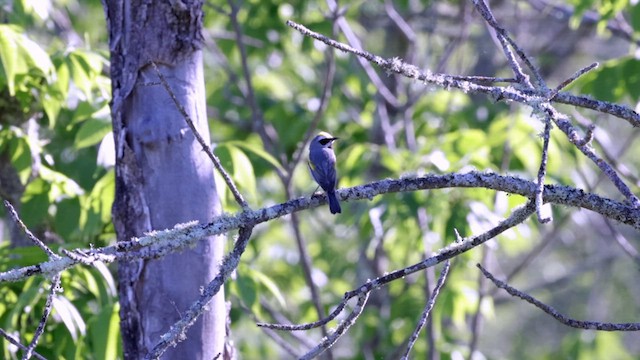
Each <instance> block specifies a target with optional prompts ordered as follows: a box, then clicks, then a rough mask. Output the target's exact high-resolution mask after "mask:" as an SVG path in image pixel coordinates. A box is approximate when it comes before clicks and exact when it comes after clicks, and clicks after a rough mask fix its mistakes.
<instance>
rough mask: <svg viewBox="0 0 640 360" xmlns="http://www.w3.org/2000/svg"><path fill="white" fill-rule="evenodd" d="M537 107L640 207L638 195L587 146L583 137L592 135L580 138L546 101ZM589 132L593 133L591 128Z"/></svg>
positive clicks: (636, 206)
mask: <svg viewBox="0 0 640 360" xmlns="http://www.w3.org/2000/svg"><path fill="white" fill-rule="evenodd" d="M539 107H540V108H541V110H542V111H543V112H544V113H546V115H547V116H549V117H551V119H552V120H553V122H554V123H555V124H556V126H558V128H559V129H560V130H562V132H564V133H565V134H566V136H567V138H568V139H569V141H570V142H571V143H572V144H574V145H575V146H576V147H577V148H578V150H580V151H581V152H582V153H583V154H584V155H586V156H587V158H589V159H590V160H591V161H593V162H594V163H595V164H596V165H597V166H598V167H599V168H600V170H602V172H603V173H604V174H605V175H606V176H607V177H608V178H609V180H611V182H612V183H613V184H614V185H615V187H616V188H617V189H618V191H620V193H622V195H624V197H626V198H627V201H629V203H630V204H631V206H633V207H635V208H638V207H640V200H638V197H637V196H636V195H635V194H634V193H633V192H632V191H631V189H629V187H628V186H627V184H626V183H625V182H624V181H623V180H622V179H621V178H620V176H619V175H618V173H617V172H616V171H615V170H614V169H613V167H612V166H611V165H609V163H607V162H606V161H605V160H604V159H602V158H601V157H600V156H598V154H596V152H595V151H594V150H593V148H592V147H591V146H589V144H588V141H585V139H588V138H589V137H590V136H592V135H589V133H587V136H586V137H585V138H581V137H580V136H579V135H578V133H577V131H576V130H575V128H574V127H573V125H571V123H570V122H569V120H568V119H567V116H566V115H564V114H561V113H559V112H558V111H557V110H556V109H555V108H554V107H553V106H551V105H549V104H548V103H546V104H545V103H541V104H539ZM590 132H591V133H593V129H592V130H591V131H590Z"/></svg>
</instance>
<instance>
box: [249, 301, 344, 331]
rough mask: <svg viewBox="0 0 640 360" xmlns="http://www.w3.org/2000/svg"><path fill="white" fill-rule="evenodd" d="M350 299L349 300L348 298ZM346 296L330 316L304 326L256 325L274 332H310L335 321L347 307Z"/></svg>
mask: <svg viewBox="0 0 640 360" xmlns="http://www.w3.org/2000/svg"><path fill="white" fill-rule="evenodd" d="M349 299H350V298H349ZM349 299H347V298H346V296H345V297H344V298H343V301H342V302H340V303H339V304H338V306H337V307H336V308H335V309H334V310H333V311H332V312H331V314H329V315H327V316H325V317H324V318H322V319H320V320H318V321H314V322H310V323H305V324H270V323H257V324H256V325H257V326H259V327H264V328H269V329H274V330H282V331H299V330H310V329H314V328H317V327H321V326H324V325H325V324H327V323H329V321H331V320H333V319H335V318H336V317H337V316H338V315H340V313H341V312H342V310H344V308H345V306H347V301H348V300H349Z"/></svg>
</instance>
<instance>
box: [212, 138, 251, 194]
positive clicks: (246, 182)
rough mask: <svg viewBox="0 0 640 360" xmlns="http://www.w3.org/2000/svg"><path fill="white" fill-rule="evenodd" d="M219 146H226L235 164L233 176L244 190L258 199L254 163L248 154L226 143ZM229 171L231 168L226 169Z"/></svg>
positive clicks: (233, 164)
mask: <svg viewBox="0 0 640 360" xmlns="http://www.w3.org/2000/svg"><path fill="white" fill-rule="evenodd" d="M218 148H225V149H226V150H227V151H228V155H229V157H230V159H231V163H232V166H233V172H232V174H233V175H232V178H233V180H234V181H235V183H236V184H237V186H238V187H240V188H241V189H242V190H243V191H244V192H248V193H249V195H250V196H251V197H252V198H253V199H257V195H256V177H255V174H254V172H253V165H252V164H251V161H250V160H249V158H248V157H247V155H246V154H245V153H244V152H243V151H242V150H240V149H239V148H238V147H236V146H234V145H231V144H229V143H225V144H222V145H220V146H219V147H218ZM226 170H227V171H229V169H226Z"/></svg>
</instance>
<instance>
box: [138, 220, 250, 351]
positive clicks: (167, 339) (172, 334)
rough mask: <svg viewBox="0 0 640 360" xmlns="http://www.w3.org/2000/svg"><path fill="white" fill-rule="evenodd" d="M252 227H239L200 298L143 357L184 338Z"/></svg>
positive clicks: (232, 267) (225, 276)
mask: <svg viewBox="0 0 640 360" xmlns="http://www.w3.org/2000/svg"><path fill="white" fill-rule="evenodd" d="M252 231H253V227H242V228H240V231H239V234H238V239H237V240H236V244H235V245H234V247H233V250H232V251H231V253H230V254H229V255H227V256H226V257H225V258H224V260H222V263H221V264H220V270H219V272H218V274H217V275H216V277H215V278H214V279H213V280H211V282H210V283H209V284H207V286H205V287H204V288H203V289H202V292H201V295H200V298H199V299H198V300H197V301H195V302H194V303H193V304H191V306H190V307H189V309H188V310H187V311H186V312H185V313H184V315H183V316H182V317H181V318H180V320H178V321H177V322H175V323H174V324H173V325H172V326H171V328H170V329H169V330H168V331H167V332H166V333H164V334H163V335H162V336H160V340H159V341H158V342H157V343H156V344H155V345H154V347H153V349H151V351H150V352H149V353H148V354H147V355H146V356H145V359H158V358H160V356H161V355H162V354H163V353H164V352H165V351H166V350H167V349H168V348H169V346H175V345H177V344H178V343H179V342H181V341H183V340H185V339H186V335H185V334H186V332H187V330H188V329H189V328H190V327H191V326H192V325H193V324H194V323H195V322H196V320H197V319H198V318H199V317H200V315H201V314H202V313H203V312H204V311H205V310H206V309H207V305H208V304H209V303H210V302H211V299H213V297H214V296H215V295H216V294H217V293H218V292H219V291H220V288H221V287H222V286H223V285H224V283H225V282H226V281H227V279H228V278H229V275H231V273H232V272H233V271H235V269H236V268H237V267H238V264H239V263H240V257H241V256H242V254H243V253H244V251H245V250H246V248H247V244H248V243H249V239H250V238H251V233H252Z"/></svg>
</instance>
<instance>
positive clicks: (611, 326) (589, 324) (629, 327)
mask: <svg viewBox="0 0 640 360" xmlns="http://www.w3.org/2000/svg"><path fill="white" fill-rule="evenodd" d="M476 266H477V267H478V268H479V269H480V271H482V273H483V274H484V276H486V277H487V278H488V279H489V280H491V281H492V282H493V283H494V284H495V285H496V286H497V287H499V288H501V289H504V290H505V291H506V292H508V293H509V294H510V295H512V296H516V297H519V298H521V299H523V300H525V301H526V302H528V303H531V304H533V305H535V306H536V307H537V308H539V309H541V310H542V311H544V312H546V313H547V314H549V315H551V316H553V317H554V318H555V319H556V320H558V321H559V322H561V323H562V324H564V325H567V326H570V327H572V328H576V329H588V330H601V331H640V323H604V322H596V321H582V320H574V319H571V318H568V317H566V316H564V315H562V314H561V313H559V312H558V311H557V310H556V309H554V308H553V307H551V306H549V305H547V304H544V303H543V302H541V301H539V300H537V299H536V298H534V297H533V296H531V295H529V294H527V293H524V292H522V291H520V290H518V289H516V288H514V287H511V286H509V285H508V284H506V283H504V282H502V281H500V280H498V279H496V278H495V277H494V276H493V275H491V273H489V272H488V271H487V270H485V268H483V267H482V265H480V264H477V265H476Z"/></svg>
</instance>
